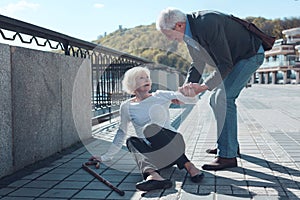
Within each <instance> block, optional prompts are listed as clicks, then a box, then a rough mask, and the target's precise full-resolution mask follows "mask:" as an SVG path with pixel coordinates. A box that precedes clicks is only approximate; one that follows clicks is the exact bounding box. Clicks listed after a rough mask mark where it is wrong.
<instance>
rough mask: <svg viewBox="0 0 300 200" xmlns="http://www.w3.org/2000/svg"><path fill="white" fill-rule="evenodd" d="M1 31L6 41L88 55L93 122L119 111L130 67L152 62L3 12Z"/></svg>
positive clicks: (69, 53) (82, 56)
mask: <svg viewBox="0 0 300 200" xmlns="http://www.w3.org/2000/svg"><path fill="white" fill-rule="evenodd" d="M0 34H1V36H2V38H3V39H4V40H7V41H17V40H19V41H21V42H22V43H23V44H33V45H34V46H36V47H45V48H46V47H47V48H50V50H53V51H54V50H56V51H57V52H58V53H64V54H65V55H69V56H74V57H80V58H89V59H90V60H91V64H92V70H91V71H92V97H91V102H92V108H91V109H92V111H93V113H94V117H93V123H98V122H101V121H102V120H103V119H104V118H106V117H110V116H111V115H112V114H113V113H114V112H116V111H117V110H118V107H119V105H120V103H121V102H122V101H123V100H124V99H126V98H127V96H125V95H124V94H123V93H122V91H121V84H120V82H121V78H122V76H123V74H124V73H125V71H126V70H128V69H129V68H132V67H135V66H138V65H141V64H145V63H150V61H148V60H146V59H143V58H139V57H136V56H132V55H129V54H127V53H124V52H120V51H116V50H114V49H111V48H107V47H104V46H101V45H98V44H95V43H92V42H87V41H84V40H80V39H77V38H74V37H70V36H67V35H64V34H61V33H58V32H55V31H52V30H49V29H46V28H42V27H39V26H36V25H33V24H30V23H26V22H23V21H20V20H16V19H13V18H9V17H6V16H3V15H0Z"/></svg>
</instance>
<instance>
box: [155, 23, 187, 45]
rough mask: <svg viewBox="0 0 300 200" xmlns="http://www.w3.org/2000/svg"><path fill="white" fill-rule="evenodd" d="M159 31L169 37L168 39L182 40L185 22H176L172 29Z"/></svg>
mask: <svg viewBox="0 0 300 200" xmlns="http://www.w3.org/2000/svg"><path fill="white" fill-rule="evenodd" d="M161 32H162V33H163V34H164V35H165V36H166V37H167V38H168V39H169V40H176V41H177V42H182V41H183V36H184V32H185V23H184V22H178V23H176V25H175V28H174V29H173V30H166V29H163V30H161Z"/></svg>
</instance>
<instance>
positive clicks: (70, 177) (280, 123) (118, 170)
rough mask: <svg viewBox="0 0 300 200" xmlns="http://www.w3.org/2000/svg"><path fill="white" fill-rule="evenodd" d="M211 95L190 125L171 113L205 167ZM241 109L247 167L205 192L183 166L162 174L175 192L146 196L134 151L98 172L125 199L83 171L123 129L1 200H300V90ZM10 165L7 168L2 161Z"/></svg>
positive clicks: (28, 178)
mask: <svg viewBox="0 0 300 200" xmlns="http://www.w3.org/2000/svg"><path fill="white" fill-rule="evenodd" d="M208 98H209V93H206V94H204V95H203V96H202V97H201V99H200V101H199V102H198V103H197V105H196V106H194V107H193V109H192V110H191V111H190V112H189V115H188V116H186V117H185V114H186V113H187V110H188V108H185V109H184V108H177V109H176V108H173V109H171V114H172V117H174V123H175V125H176V124H177V125H178V122H179V120H178V119H179V118H177V117H176V116H179V115H180V116H183V117H182V118H181V119H182V123H181V125H180V127H179V131H180V132H181V133H182V134H183V135H184V138H185V141H186V154H187V155H188V157H189V158H190V159H191V160H192V161H193V162H194V163H195V164H196V166H199V167H201V166H202V165H203V164H204V163H207V162H210V161H212V160H213V158H214V157H213V155H208V154H206V153H205V150H206V149H207V148H210V147H213V146H214V143H215V141H216V134H215V131H216V128H215V123H214V118H213V116H212V112H211V109H210V107H209V106H208ZM237 104H238V120H239V142H240V148H241V154H242V155H241V157H240V158H238V165H239V167H236V168H232V169H228V170H222V171H216V172H215V171H205V172H204V173H205V178H204V180H203V181H202V182H201V183H199V184H194V183H192V182H191V181H190V179H189V176H188V175H187V173H186V172H185V170H178V169H177V168H176V167H175V166H174V167H172V168H170V169H167V170H163V171H162V175H163V176H164V177H165V178H170V179H171V180H172V181H173V183H174V184H173V187H172V188H171V189H167V190H157V191H152V192H149V193H146V194H145V193H143V192H141V191H137V190H136V189H135V183H136V182H138V181H141V176H140V174H139V172H138V170H137V168H136V165H135V163H134V162H133V160H132V158H131V156H130V155H129V154H128V152H127V150H126V148H125V147H124V150H122V152H121V153H120V154H119V155H118V156H117V157H116V158H115V159H114V161H113V162H111V163H105V165H103V164H102V165H101V167H100V169H95V170H96V171H97V173H100V174H101V175H102V176H103V177H104V178H106V179H108V180H109V181H110V182H111V183H112V184H113V185H115V186H117V187H118V188H119V189H121V190H124V191H125V196H120V195H118V194H117V193H116V192H114V191H112V190H111V189H110V188H109V187H107V186H106V185H104V184H103V183H101V182H99V181H98V180H97V179H95V178H93V177H92V176H91V175H89V174H88V173H87V172H86V171H84V170H83V169H82V168H81V165H82V163H83V162H86V161H87V159H88V158H89V157H90V156H91V154H95V153H103V152H105V151H106V149H107V148H108V146H109V144H110V142H111V140H112V138H113V136H114V130H115V129H116V127H117V126H114V127H113V126H112V127H110V128H109V129H105V130H101V129H100V128H99V127H98V128H95V130H94V131H93V133H94V137H95V140H94V141H92V142H90V143H88V144H86V145H85V146H84V147H80V146H79V147H77V148H76V147H74V148H70V149H68V150H67V151H65V152H62V153H61V154H59V155H56V156H53V157H51V158H49V159H46V160H45V161H43V162H40V163H37V164H35V165H33V166H31V167H28V168H26V169H24V170H22V171H20V172H18V173H16V174H13V175H12V176H9V177H6V178H5V179H2V180H0V188H1V189H0V199H3V200H4V199H8V200H10V199H20V200H27V199H28V200H29V199H39V200H42V199H44V200H50V199H74V200H75V199H76V200H78V199H161V200H163V199H170V200H171V199H172V200H173V199H184V200H192V199H209V200H216V199H218V200H226V199H229V200H235V199H243V200H247V199H262V200H264V199H272V200H273V199H300V85H253V86H252V87H250V88H247V89H245V90H243V91H242V93H241V95H240V98H239V100H238V101H237ZM2 162H3V161H2Z"/></svg>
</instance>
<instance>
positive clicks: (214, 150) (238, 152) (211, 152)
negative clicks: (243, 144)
mask: <svg viewBox="0 0 300 200" xmlns="http://www.w3.org/2000/svg"><path fill="white" fill-rule="evenodd" d="M217 150H218V149H217V148H214V149H206V153H209V154H217ZM237 154H238V156H240V155H241V152H240V147H238V150H237Z"/></svg>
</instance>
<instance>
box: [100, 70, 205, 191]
mask: <svg viewBox="0 0 300 200" xmlns="http://www.w3.org/2000/svg"><path fill="white" fill-rule="evenodd" d="M151 84H152V82H151V79H150V71H149V70H148V69H147V68H145V67H134V68H132V69H129V70H128V71H127V72H126V73H125V75H124V79H123V82H122V85H123V89H124V91H125V92H127V93H128V94H132V95H134V97H132V98H130V99H128V100H126V101H125V102H123V103H122V104H121V107H120V125H119V128H118V130H117V133H116V135H115V137H114V140H113V143H112V144H111V146H110V148H109V149H108V151H107V152H106V153H105V154H104V155H102V156H101V157H100V161H109V160H111V159H112V158H113V156H114V155H115V154H116V153H118V152H119V150H120V149H121V147H122V145H123V142H124V141H125V139H126V135H127V126H128V124H129V122H131V123H132V124H133V126H134V128H135V132H136V137H129V138H128V139H127V140H126V145H127V148H128V150H129V151H130V152H131V153H132V155H133V157H134V159H135V161H136V163H137V165H138V167H139V169H140V171H141V173H142V175H143V179H144V180H143V181H142V182H139V183H137V184H136V188H137V189H138V190H142V191H150V190H155V189H166V188H170V187H171V186H172V182H171V181H170V180H168V179H164V178H163V177H161V176H160V173H159V170H160V169H163V168H166V167H171V166H172V165H174V164H176V165H177V166H178V168H179V169H183V168H185V169H186V170H187V172H188V173H189V174H190V176H191V180H192V181H193V182H196V183H197V182H200V181H201V180H202V178H203V176H204V175H203V173H202V172H201V171H200V170H199V169H198V168H196V167H195V166H194V164H193V163H191V161H190V160H189V159H188V158H187V157H186V155H185V143H184V141H183V137H182V135H181V134H180V133H178V132H176V130H175V129H174V128H173V127H172V126H171V123H170V116H169V106H170V104H171V102H172V100H176V101H180V102H183V103H190V104H191V103H193V104H194V103H196V101H197V98H195V97H185V96H184V95H182V94H181V93H180V92H174V91H163V90H158V91H156V92H153V93H150V90H151Z"/></svg>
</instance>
